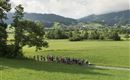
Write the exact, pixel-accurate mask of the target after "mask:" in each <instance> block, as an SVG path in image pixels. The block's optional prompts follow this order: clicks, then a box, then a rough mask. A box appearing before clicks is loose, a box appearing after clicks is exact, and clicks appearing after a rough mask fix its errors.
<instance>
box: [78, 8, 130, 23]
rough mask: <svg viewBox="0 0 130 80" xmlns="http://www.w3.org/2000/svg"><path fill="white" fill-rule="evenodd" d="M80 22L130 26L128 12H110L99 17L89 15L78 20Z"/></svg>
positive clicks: (129, 11)
mask: <svg viewBox="0 0 130 80" xmlns="http://www.w3.org/2000/svg"><path fill="white" fill-rule="evenodd" d="M79 21H81V22H104V23H106V24H108V25H114V24H128V23H129V24H130V10H125V11H120V12H112V13H106V14H101V15H94V14H93V15H90V16H86V17H83V18H80V19H79Z"/></svg>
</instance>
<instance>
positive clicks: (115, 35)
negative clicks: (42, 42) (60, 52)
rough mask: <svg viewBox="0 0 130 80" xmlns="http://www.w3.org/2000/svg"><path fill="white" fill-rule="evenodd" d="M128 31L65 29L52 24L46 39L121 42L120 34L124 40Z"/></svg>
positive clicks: (122, 29)
mask: <svg viewBox="0 0 130 80" xmlns="http://www.w3.org/2000/svg"><path fill="white" fill-rule="evenodd" d="M129 33H130V31H129V30H128V29H125V28H121V27H116V28H111V27H102V28H95V29H88V28H84V29H81V28H76V27H73V28H71V29H66V28H64V27H63V26H62V24H60V23H57V22H56V23H54V25H53V27H52V29H50V30H48V31H46V37H47V38H48V39H69V40H70V41H81V40H114V41H119V40H121V37H120V34H125V38H129Z"/></svg>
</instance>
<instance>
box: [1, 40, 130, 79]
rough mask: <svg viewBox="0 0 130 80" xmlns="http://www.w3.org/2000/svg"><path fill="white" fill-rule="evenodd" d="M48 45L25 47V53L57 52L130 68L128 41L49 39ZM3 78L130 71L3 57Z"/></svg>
mask: <svg viewBox="0 0 130 80" xmlns="http://www.w3.org/2000/svg"><path fill="white" fill-rule="evenodd" d="M47 41H48V42H49V47H48V48H43V50H41V51H38V52H35V48H34V47H32V48H28V46H26V47H24V51H23V52H24V55H25V56H27V57H33V56H34V55H44V56H47V55H54V56H65V57H72V58H73V57H75V58H81V59H82V58H83V59H86V60H89V61H90V62H91V63H92V64H95V65H101V66H114V67H127V68H130V63H129V62H130V59H129V56H130V52H129V50H130V47H129V45H130V43H129V41H89V40H88V41H77V42H70V41H68V40H47ZM0 73H1V75H0V77H1V80H129V79H130V76H129V75H130V71H124V70H109V69H98V68H90V67H87V66H79V65H67V64H58V63H50V62H38V61H33V60H20V59H5V58H0Z"/></svg>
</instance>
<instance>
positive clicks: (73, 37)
mask: <svg viewBox="0 0 130 80" xmlns="http://www.w3.org/2000/svg"><path fill="white" fill-rule="evenodd" d="M69 40H70V41H81V40H83V37H82V35H81V32H80V30H77V29H76V30H75V31H74V32H72V35H71V36H70V37H69Z"/></svg>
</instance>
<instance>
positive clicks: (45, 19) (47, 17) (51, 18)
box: [6, 13, 77, 27]
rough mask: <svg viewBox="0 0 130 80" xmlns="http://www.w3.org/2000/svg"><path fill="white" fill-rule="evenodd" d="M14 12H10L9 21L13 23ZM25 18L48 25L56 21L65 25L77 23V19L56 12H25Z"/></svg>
mask: <svg viewBox="0 0 130 80" xmlns="http://www.w3.org/2000/svg"><path fill="white" fill-rule="evenodd" d="M12 16H13V13H8V20H6V22H7V23H12V21H13V18H12ZM24 18H25V19H27V20H31V21H40V22H42V23H43V24H44V25H45V26H46V27H50V26H52V25H53V23H54V22H59V23H62V24H64V25H71V24H75V23H77V20H75V19H72V18H66V17H62V16H59V15H55V14H38V13H25V14H24Z"/></svg>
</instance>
